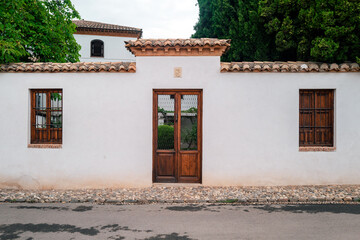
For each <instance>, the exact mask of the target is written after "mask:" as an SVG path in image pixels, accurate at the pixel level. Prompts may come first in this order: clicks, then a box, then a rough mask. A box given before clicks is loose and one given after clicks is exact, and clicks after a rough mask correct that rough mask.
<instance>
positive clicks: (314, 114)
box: [299, 89, 334, 147]
mask: <svg viewBox="0 0 360 240" xmlns="http://www.w3.org/2000/svg"><path fill="white" fill-rule="evenodd" d="M299 105H300V106H299V110H300V111H299V112H300V114H299V122H300V129H299V143H300V146H324V147H332V146H333V144H334V90H328V89H326V90H325V89H316V90H300V99H299Z"/></svg>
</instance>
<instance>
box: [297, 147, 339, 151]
mask: <svg viewBox="0 0 360 240" xmlns="http://www.w3.org/2000/svg"><path fill="white" fill-rule="evenodd" d="M335 150H336V147H299V152H335Z"/></svg>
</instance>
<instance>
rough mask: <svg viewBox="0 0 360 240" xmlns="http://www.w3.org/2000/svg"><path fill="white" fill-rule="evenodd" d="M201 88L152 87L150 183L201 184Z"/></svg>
mask: <svg viewBox="0 0 360 240" xmlns="http://www.w3.org/2000/svg"><path fill="white" fill-rule="evenodd" d="M201 156H202V90H178V89H177V90H154V92H153V182H169V183H177V182H178V183H201V172H202V171H201V170H202V169H201Z"/></svg>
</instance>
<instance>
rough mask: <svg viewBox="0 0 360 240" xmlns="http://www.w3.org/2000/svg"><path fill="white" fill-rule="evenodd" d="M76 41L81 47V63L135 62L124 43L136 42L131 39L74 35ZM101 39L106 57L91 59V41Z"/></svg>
mask: <svg viewBox="0 0 360 240" xmlns="http://www.w3.org/2000/svg"><path fill="white" fill-rule="evenodd" d="M74 37H75V40H76V42H77V43H78V44H80V45H81V49H80V52H79V53H80V55H81V57H80V62H129V61H131V62H134V61H135V56H134V55H133V54H131V53H130V52H129V51H128V50H127V49H126V48H125V43H124V41H128V40H136V39H137V38H130V37H115V36H101V35H85V34H74ZM95 39H99V40H101V41H103V42H104V57H90V53H91V50H90V49H91V45H90V43H91V41H92V40H95Z"/></svg>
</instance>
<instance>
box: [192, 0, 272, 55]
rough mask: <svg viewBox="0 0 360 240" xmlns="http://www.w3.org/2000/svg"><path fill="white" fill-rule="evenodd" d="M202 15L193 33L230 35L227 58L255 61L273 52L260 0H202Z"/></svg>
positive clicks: (224, 36)
mask: <svg viewBox="0 0 360 240" xmlns="http://www.w3.org/2000/svg"><path fill="white" fill-rule="evenodd" d="M198 5H199V10H200V16H199V21H198V23H197V24H196V25H195V27H194V29H195V34H194V35H193V36H192V37H195V38H199V37H213V38H229V39H231V40H232V42H231V48H230V50H229V51H228V52H227V53H226V54H225V55H224V56H223V58H222V59H223V60H225V61H237V60H245V61H254V60H256V59H264V58H267V56H268V55H269V52H270V50H269V48H268V44H269V39H267V35H266V33H265V28H264V27H263V26H262V23H261V22H260V18H259V14H258V10H257V9H258V1H257V0H198Z"/></svg>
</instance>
